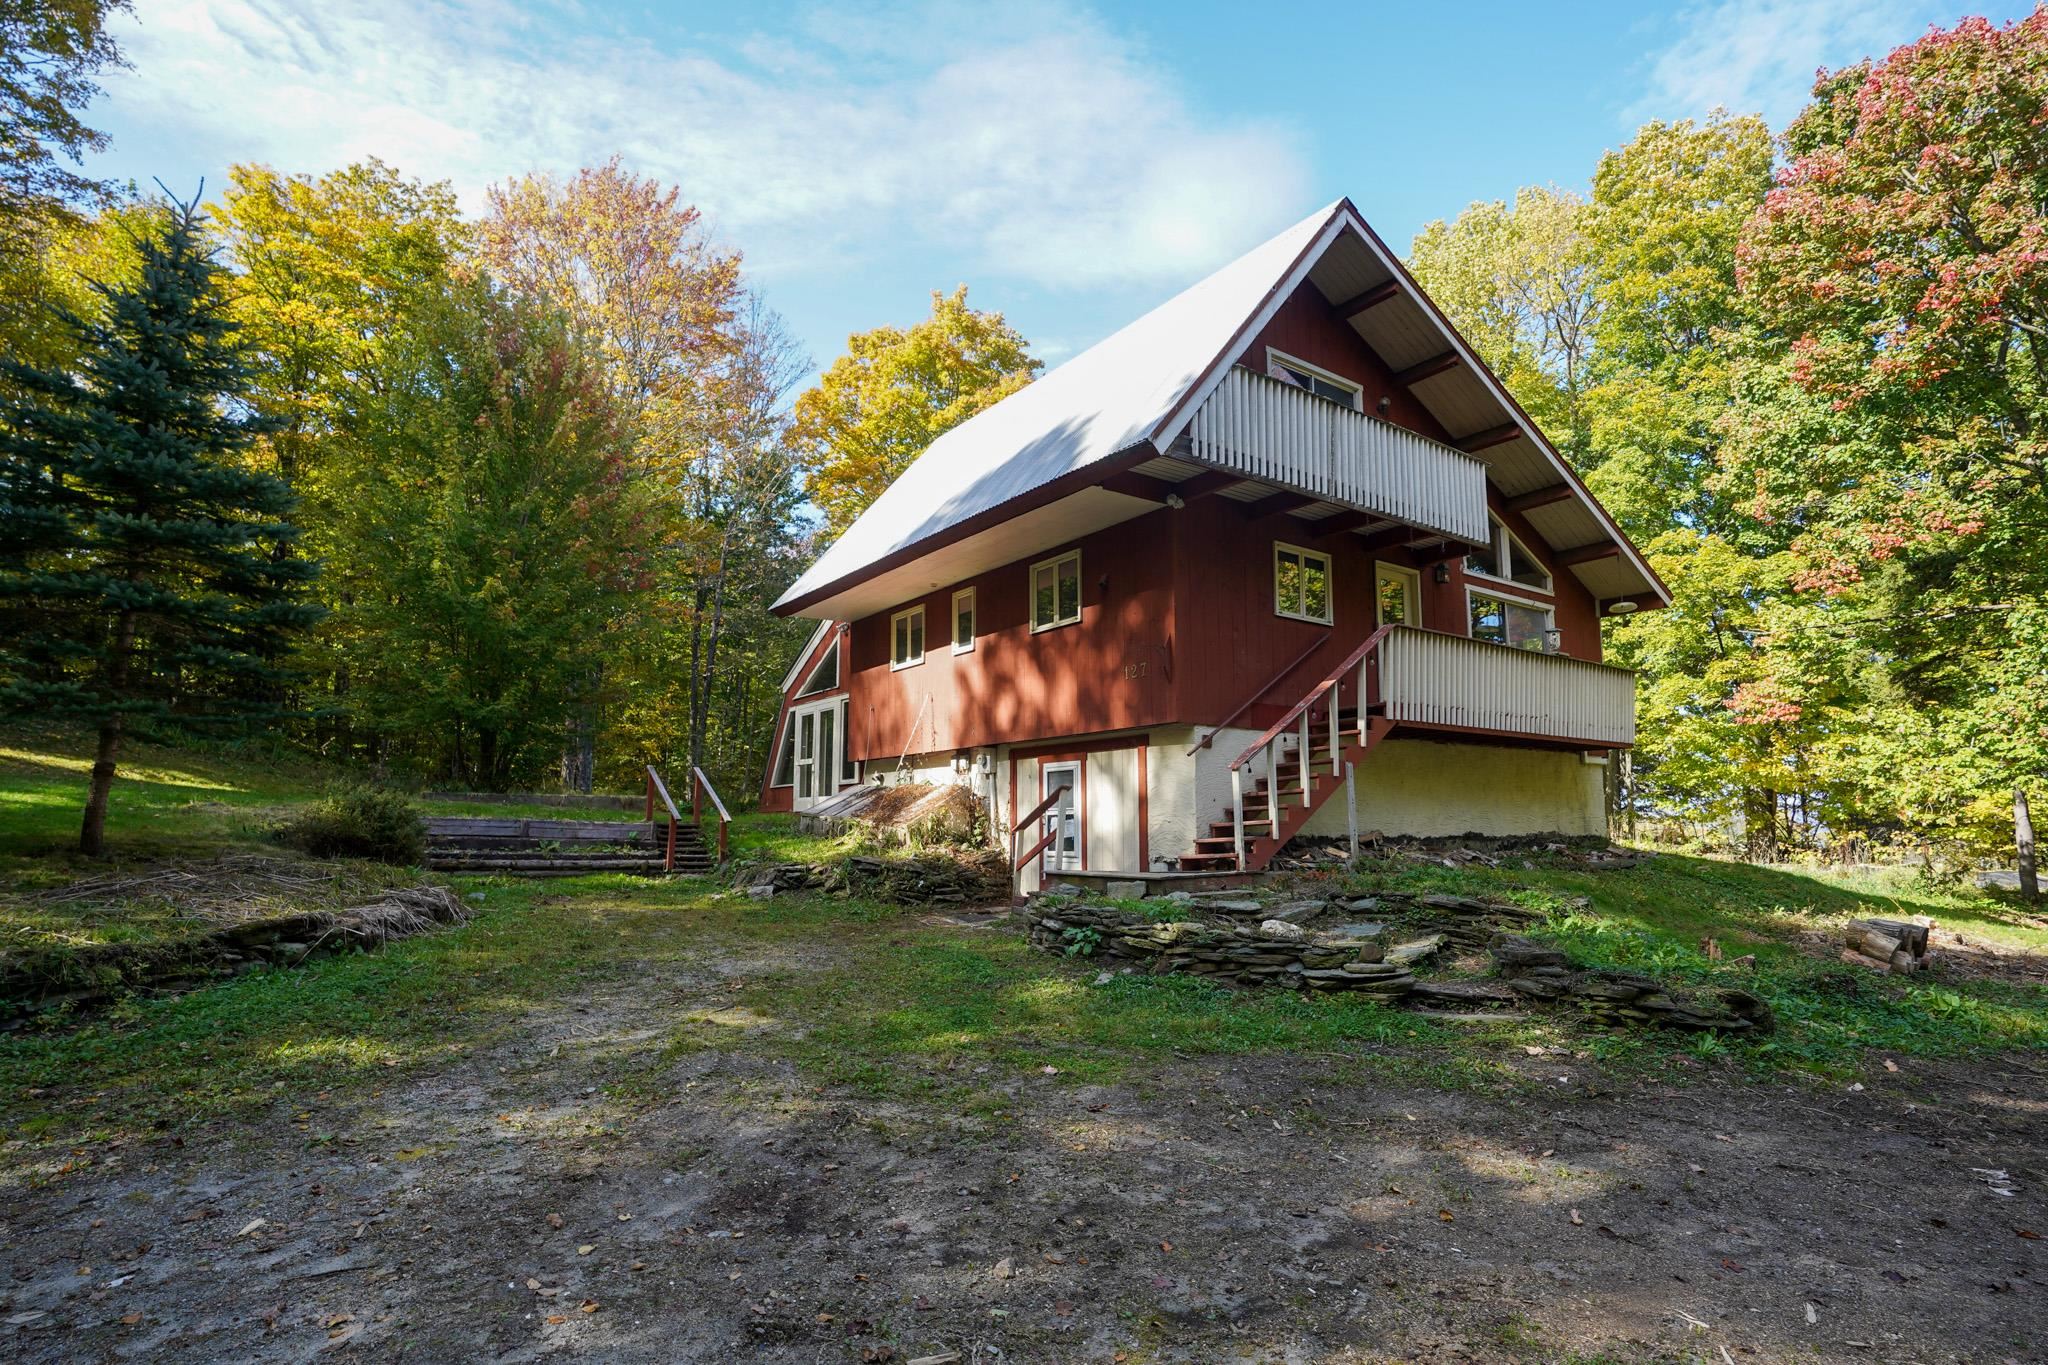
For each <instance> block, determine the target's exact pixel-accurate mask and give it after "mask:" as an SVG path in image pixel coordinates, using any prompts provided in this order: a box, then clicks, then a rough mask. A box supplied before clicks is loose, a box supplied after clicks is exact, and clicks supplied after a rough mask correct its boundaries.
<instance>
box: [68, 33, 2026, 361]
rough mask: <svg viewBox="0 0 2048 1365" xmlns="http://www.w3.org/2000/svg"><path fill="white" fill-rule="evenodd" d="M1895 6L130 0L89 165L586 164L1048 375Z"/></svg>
mask: <svg viewBox="0 0 2048 1365" xmlns="http://www.w3.org/2000/svg"><path fill="white" fill-rule="evenodd" d="M2024 8H2026V7H2025V6H2020V5H2007V6H2003V7H1996V8H1992V9H1990V10H1989V11H1985V10H1982V9H1981V8H1979V9H1973V10H1964V9H1958V8H1955V7H1953V5H1941V4H1932V5H1930V4H1925V3H1919V2H1918V0H1804V2H1803V3H1802V2H1801V0H1684V2H1682V3H1674V4H1658V3H1639V4H1621V3H1607V2H1605V0H1602V2H1600V3H1572V4H1557V5H1551V4H1529V3H1527V2H1526V0H1523V3H1469V4H1462V5H1456V6H1451V5H1434V6H1432V5H1423V6H1417V5H1412V4H1404V5H1392V4H1384V3H1358V2H1357V0H1353V2H1352V3H1340V4H1322V5H1310V4H1296V3H1271V0H1269V2H1268V3H1266V4H1262V5H1247V4H1244V3H1242V2H1241V0H1239V2H1238V3H1231V4H1223V3H1211V2H1210V0H1198V2H1188V0H1183V3H1175V4H1122V5H1094V6H1091V5H1086V4H1079V3H1058V4H1028V3H1016V4H1007V5H1000V6H998V5H994V4H989V3H980V4H972V3H965V2H964V0H934V2H933V3H918V4H903V5H896V4H888V3H870V4H841V5H833V4H816V3H754V4H749V5H742V6H734V5H732V4H730V3H720V4H715V5H713V4H699V3H695V2H694V0H692V2H691V3H666V4H664V3H652V2H650V0H138V3H137V5H136V9H137V11H138V13H137V14H136V15H135V16H134V17H133V18H132V19H128V20H123V21H121V29H120V32H121V37H122V41H123V43H124V45H125V47H126V48H127V50H128V52H129V55H130V57H131V60H132V61H133V63H134V68H135V69H134V70H133V71H132V72H129V73H123V74H117V75H116V76H114V77H112V78H110V79H109V80H108V81H107V83H106V84H107V87H108V94H107V97H106V98H105V99H104V100H103V101H102V103H101V105H100V106H99V108H98V109H97V111H96V113H97V118H98V121H99V123H100V126H102V127H104V128H105V129H106V130H107V131H108V132H109V133H110V134H111V135H112V137H113V139H114V145H113V147H112V149H111V150H110V151H109V152H108V153H107V154H106V155H105V156H103V157H102V158H100V159H99V160H98V163H97V165H96V167H95V169H96V170H98V171H99V172H100V173H102V174H108V175H113V176H117V177H132V178H134V179H136V180H138V181H139V182H141V183H144V184H147V183H148V182H149V180H150V179H152V178H161V179H162V180H163V181H164V182H165V183H166V184H168V185H170V186H171V187H172V188H174V189H180V190H183V189H185V188H187V187H189V186H192V185H195V184H196V183H197V182H198V180H199V179H200V177H202V176H203V177H205V179H206V181H207V184H208V185H209V186H210V187H217V186H218V185H219V184H220V183H221V182H222V180H223V179H224V176H225V172H226V170H227V167H228V166H229V165H230V164H232V163H234V162H236V161H242V160H256V161H266V162H269V163H270V164H272V165H274V166H277V167H279V168H280V169H284V170H292V171H322V170H327V169H331V168H332V167H334V166H337V165H341V164H344V163H346V162H347V161H349V160H351V159H354V158H357V157H361V156H366V155H377V156H381V157H382V158H383V159H384V160H386V161H388V162H390V163H392V164H394V165H396V166H398V167H399V168H400V169H401V170H404V171H406V172H407V173H409V174H413V175H417V176H421V177H425V178H431V179H446V180H449V181H451V182H452V183H453V184H454V185H455V187H456V189H457V190H458V191H459V192H460V193H461V195H462V197H463V199H464V202H465V203H466V204H468V205H471V206H476V205H477V204H479V203H480V202H481V197H482V190H483V188H484V187H485V186H486V185H488V184H490V183H492V182H494V181H497V180H502V179H504V178H506V177H509V176H512V175H516V174H519V173H521V172H524V171H527V170H532V169H552V170H557V171H571V170H573V169H574V168H575V167H577V166H578V165H583V164H588V163H592V162H596V161H602V160H603V159H605V158H606V157H608V156H610V155H612V154H613V153H618V154H620V155H621V156H622V157H623V158H624V160H625V162H626V163H627V164H628V165H629V166H632V167H633V168H635V169H637V170H640V171H641V172H643V173H647V174H652V175H656V176H659V177H660V178H662V179H663V180H665V181H668V182H671V183H674V184H676V185H679V186H680V187H681V188H682V191H683V194H684V196H685V197H686V198H688V199H690V200H692V201H694V202H696V203H697V204H698V205H700V206H701V207H702V208H703V209H704V211H705V213H706V216H707V219H708V220H709V221H710V222H711V223H712V224H713V225H714V228H715V230H716V232H717V234H718V235H719V236H720V238H721V239H723V240H724V241H726V242H727V243H729V244H730V245H733V246H736V247H738V248H739V249H740V250H742V251H743V252H744V253H745V255H746V259H747V262H748V268H749V271H750V273H751V276H752V278H753V280H754V282H755V284H756V285H757V287H758V288H759V289H760V291H761V292H762V293H763V294H764V296H765V297H766V298H767V300H768V302H769V304H770V305H771V306H773V307H774V308H776V309H777V310H778V311H779V312H781V313H782V315H783V316H784V318H785V319H786V320H787V321H788V323H789V325H790V327H791V330H792V331H793V332H794V333H795V334H796V335H797V336H798V338H799V339H800V340H802V341H803V343H804V344H805V345H806V346H807V347H808V348H809V349H810V351H811V353H812V355H813V357H814V359H815V360H816V361H817V363H818V364H820V365H823V364H825V363H827V362H829V361H830V360H831V358H832V357H833V356H835V355H837V354H838V353H839V351H840V350H841V349H842V348H843V345H844V342H845V337H846V334H847V333H848V332H850V331H853V330H857V329H860V328H864V327H870V326H874V325H876V324H878V323H882V322H908V321H911V320H914V319H915V318H916V317H918V316H920V315H922V313H923V312H924V311H925V308H926V306H927V299H928V295H929V292H930V291H931V290H932V289H934V288H950V287H952V286H953V285H955V284H961V283H965V284H967V285H969V286H970V287H971V298H972V300H973V301H974V302H975V303H976V304H977V305H978V306H981V307H986V308H1000V309H1002V310H1003V311H1004V312H1005V313H1007V314H1008V315H1009V317H1010V318H1011V320H1012V321H1013V322H1014V323H1016V325H1017V326H1018V327H1019V328H1020V329H1021V330H1022V331H1023V332H1024V334H1025V335H1026V336H1027V337H1029V338H1031V340H1032V341H1033V343H1034V344H1035V345H1036V347H1037V349H1038V351H1039V353H1040V354H1041V355H1042V356H1043V357H1044V358H1046V359H1047V360H1049V361H1053V362H1057V361H1058V360H1060V359H1062V358H1064V357H1065V356H1067V355H1069V354H1071V353H1072V352H1074V351H1075V350H1078V349H1080V348H1082V347H1084V346H1086V345H1088V344H1089V343H1090V342H1092V341H1095V340H1097V339H1099V338H1100V337H1101V336H1103V335H1105V334H1106V333H1108V332H1110V331H1113V330H1114V329H1115V328H1116V327H1117V326H1119V325H1121V324H1122V323H1123V322H1125V321H1127V320H1128V319H1129V318H1131V317H1133V316H1135V315H1136V314H1137V313H1139V312H1141V311H1143V310H1144V309H1145V308H1147V307H1149V306H1150V305H1152V304H1153V303H1155V302H1157V301H1158V300H1160V299H1161V298H1164V297H1166V296H1167V295H1169V294H1171V293H1173V292H1175V291H1176V290H1178V289H1179V288H1181V287H1183V286H1185V285H1186V284H1188V283H1191V282H1192V281H1193V280H1195V279H1196V278H1199V277H1200V276H1201V275H1202V274H1204V273H1205V272H1206V271H1208V270H1209V269H1212V268H1213V267H1215V266H1217V265H1219V264H1221V263H1222V262H1223V261H1225V260H1228V259H1230V258H1231V257H1233V256H1235V255H1237V254H1239V253H1240V252H1242V251H1243V250H1245V249H1247V248H1249V247H1251V246H1252V245H1255V244H1256V243H1257V242H1258V241H1260V240H1262V239H1263V238H1264V237H1265V236H1266V235H1268V234H1270V233H1271V232H1273V231H1275V230H1277V229H1279V228H1281V227H1283V226H1285V225H1286V224H1288V223H1291V222H1293V221H1295V220H1296V219H1299V218H1301V217H1303V216H1304V215H1306V214H1307V213H1308V212H1309V211H1310V210H1312V209H1314V208H1316V207H1318V206H1319V205H1321V204H1323V203H1326V202H1328V201H1329V200H1332V199H1334V198H1336V197H1337V196H1339V195H1341V194H1348V195H1350V196H1351V197H1352V198H1353V199H1354V200H1355V201H1356V202H1357V203H1358V205H1359V207H1360V208H1361V209H1363V210H1364V212H1365V214H1366V216H1367V218H1368V219H1370V220H1371V221H1372V222H1373V224H1374V225H1375V226H1376V227H1377V228H1378V229H1379V230H1380V233H1381V235H1382V236H1384V237H1385V238H1386V239H1387V240H1388V241H1389V242H1390V243H1392V244H1393V245H1394V246H1395V247H1396V248H1397V249H1402V250H1405V249H1406V246H1407V244H1408V241H1409V239H1410V238H1411V237H1412V236H1413V235H1414V233H1415V232H1416V231H1417V229H1419V228H1420V227H1421V226H1422V225H1423V224H1425V223H1427V222H1429V221H1430V220H1431V219H1434V218H1439V217H1446V216H1451V215H1455V214H1456V213H1457V212H1458V210H1459V209H1461V208H1462V207H1463V206H1465V205H1466V204H1468V203H1471V202H1473V201H1475V200H1480V199H1492V198H1499V197H1503V196H1507V195H1511V194H1512V193H1513V191H1514V190H1515V188H1516V187H1517V186H1519V185H1524V184H1531V183H1555V184H1559V185H1564V186H1569V187H1582V186H1583V185H1584V184H1585V182H1586V180H1587V178H1588V176H1589V175H1590V174H1591V171H1592V168H1593V165H1594V163H1595V162H1596V160H1597V159H1598V157H1599V155H1600V153H1601V152H1602V151H1603V150H1605V149H1607V148H1609V147H1613V146H1616V145H1618V144H1620V143H1621V142H1624V141H1626V140H1627V138H1628V136H1629V134H1630V132H1631V131H1632V130H1633V129H1634V128H1635V127H1636V126H1637V125H1638V124H1639V123H1641V122H1642V121H1644V120H1645V119H1649V118H1653V117H1661V118H1679V117H1686V116H1689V115H1697V114H1700V113H1703V112H1704V111H1706V110H1707V109H1708V108H1710V107H1712V106H1714V105H1717V104H1718V105H1722V106H1725V107H1728V108H1730V109H1735V110H1738V111H1752V110H1754V111H1761V112H1763V113H1764V114H1766V115H1767V116H1768V117H1769V118H1770V119H1771V121H1772V123H1773V126H1779V125H1781V124H1782V123H1783V122H1784V120H1785V119H1786V118H1787V117H1788V116H1789V115H1790V114H1791V113H1792V112H1794V111H1796V110H1797V108H1798V107H1799V105H1800V104H1801V102H1802V98H1803V96H1804V94H1805V91H1806V89H1807V87H1808V86H1809V85H1810V83H1811V79H1812V75H1813V72H1814V69H1815V68H1816V67H1818V66H1823V65H1825V66H1839V65H1843V64H1846V63H1848V62H1851V61H1854V60H1856V59H1858V58H1860V57H1862V56H1865V55H1869V54H1873V53H1881V52H1883V51H1885V50H1887V49H1889V48H1890V47H1892V46H1894V45H1896V44H1898V43H1900V42H1905V41H1909V40H1911V39H1912V38H1914V37H1917V36H1918V35H1919V34H1921V33H1922V32H1924V31H1925V29H1926V27H1927V25H1928V24H1930V23H1941V24H1944V25H1946V24H1951V23H1953V22H1954V21H1955V20H1956V19H1957V18H1958V17H1960V15H1962V14H1964V13H1969V12H1989V13H1990V14H1991V16H1992V17H1993V18H1998V19H2004V18H2010V17H2015V16H2016V15H2017V14H2019V13H2021V12H2023V10H2024Z"/></svg>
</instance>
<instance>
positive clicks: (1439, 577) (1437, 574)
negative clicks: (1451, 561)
mask: <svg viewBox="0 0 2048 1365" xmlns="http://www.w3.org/2000/svg"><path fill="white" fill-rule="evenodd" d="M1430 577H1432V578H1434V579H1436V581H1437V582H1439V583H1448V582H1450V581H1451V566H1450V565H1448V564H1446V563H1444V562H1443V561H1442V560H1441V559H1439V560H1438V561H1437V562H1436V569H1435V570H1434V571H1433V572H1432V573H1431V575H1430Z"/></svg>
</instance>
